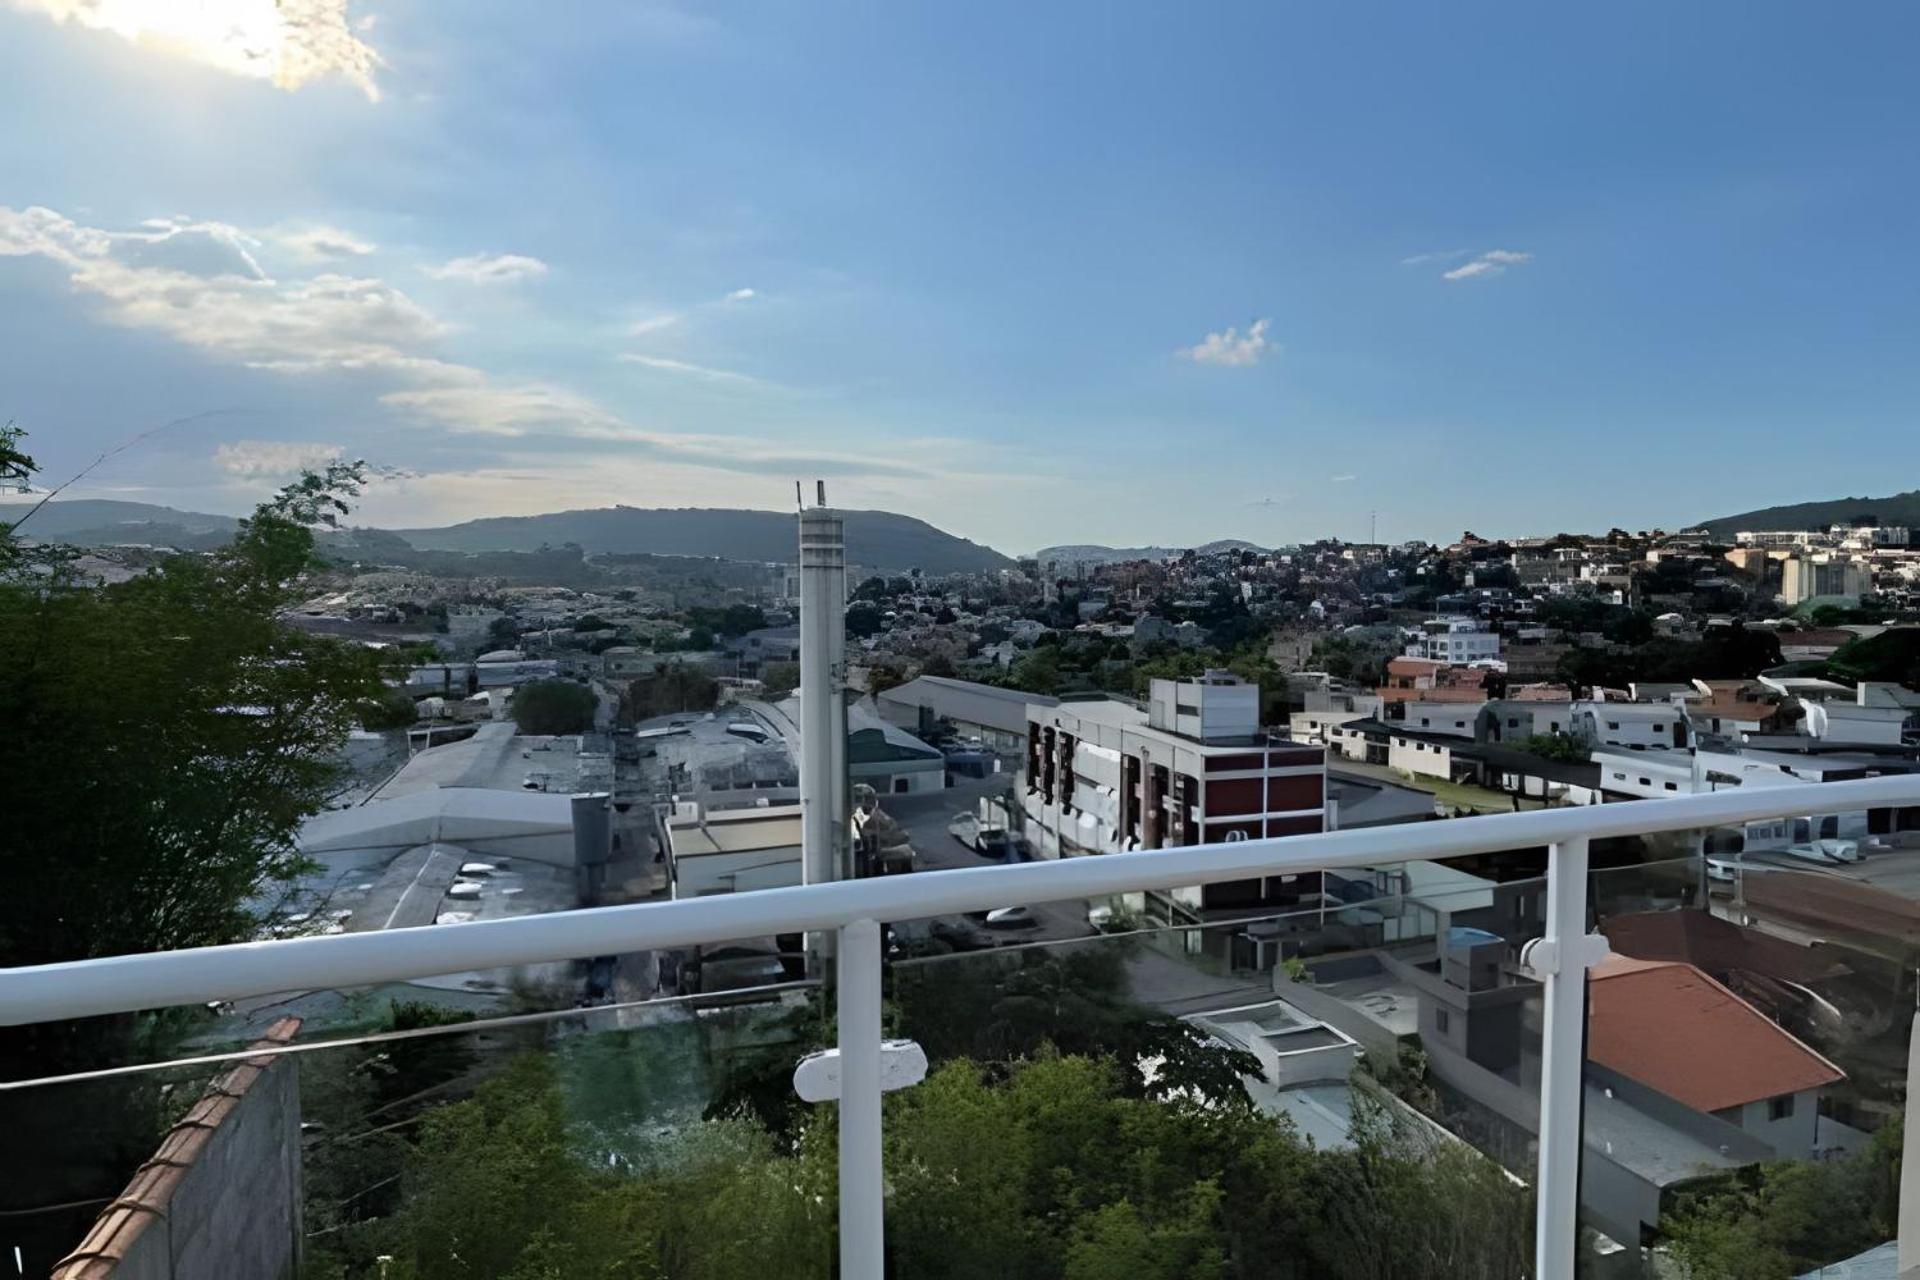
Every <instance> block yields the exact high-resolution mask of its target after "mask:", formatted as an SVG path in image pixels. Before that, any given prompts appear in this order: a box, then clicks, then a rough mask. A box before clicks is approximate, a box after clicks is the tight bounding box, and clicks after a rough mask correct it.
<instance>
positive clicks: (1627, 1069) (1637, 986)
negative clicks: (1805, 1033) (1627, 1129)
mask: <svg viewBox="0 0 1920 1280" xmlns="http://www.w3.org/2000/svg"><path fill="white" fill-rule="evenodd" d="M1587 1057H1588V1058H1590V1059H1591V1060H1593V1061H1594V1062H1598V1063H1599V1064H1601V1065H1602V1066H1604V1067H1608V1068H1610V1069H1612V1070H1614V1071H1618V1072H1619V1073H1620V1074H1621V1075H1623V1076H1626V1077H1627V1078H1629V1079H1631V1080H1637V1081H1639V1082H1640V1083H1641V1084H1644V1085H1646V1086H1648V1087H1649V1088H1652V1089H1657V1090H1659V1091H1660V1092H1661V1093H1664V1094H1666V1095H1667V1096H1668V1097H1669V1098H1673V1099H1675V1100H1677V1101H1679V1102H1684V1103H1685V1104H1686V1105H1688V1106H1690V1107H1692V1108H1694V1109H1695V1110H1697V1111H1721V1110H1724V1109H1726V1108H1728V1107H1738V1106H1743V1105H1745V1104H1746V1103H1749V1102H1758V1101H1760V1100H1761V1099H1763V1098H1777V1097H1780V1096H1782V1095H1784V1094H1790V1093H1799V1092H1800V1091H1801V1090H1803V1089H1815V1088H1819V1087H1820V1086H1822V1085H1829V1084H1833V1083H1834V1082H1836V1081H1839V1080H1844V1079H1846V1073H1845V1072H1843V1071H1842V1070H1840V1068H1838V1067H1836V1066H1834V1065H1833V1064H1832V1063H1831V1062H1828V1061H1827V1060H1826V1059H1825V1058H1823V1057H1821V1056H1820V1055H1819V1054H1817V1053H1815V1052H1814V1051H1813V1050H1812V1049H1809V1048H1808V1047H1807V1046H1806V1045H1804V1044H1802V1043H1801V1042H1800V1041H1799V1040H1797V1039H1795V1038H1794V1037H1793V1036H1792V1035H1790V1034H1789V1033H1788V1032H1786V1031H1784V1030H1782V1029H1781V1028H1780V1027H1778V1026H1776V1025H1775V1024H1774V1023H1772V1022H1771V1021H1769V1020H1768V1019H1767V1017H1766V1015H1765V1014H1763V1013H1761V1012H1760V1011H1759V1010H1758V1009H1756V1008H1754V1007H1753V1006H1752V1005H1750V1004H1748V1003H1747V1002H1746V1001H1744V1000H1742V999H1741V998H1740V997H1739V996H1736V995H1734V994H1733V992H1731V991H1729V990H1727V989H1726V988H1725V987H1723V986H1721V985H1720V984H1719V983H1717V982H1715V981H1714V980H1713V979H1712V978H1709V977H1708V976H1707V975H1706V974H1704V973H1702V972H1701V971H1700V970H1698V969H1696V968H1694V967H1693V966H1692V965H1690V964H1681V963H1678V962H1675V961H1668V960H1633V959H1629V958H1627V957H1625V956H1610V957H1609V958H1608V959H1607V960H1606V961H1605V962H1603V963H1602V964H1601V965H1600V966H1599V967H1597V968H1596V969H1594V971H1593V973H1592V975H1591V978H1590V985H1589V987H1588V996H1587Z"/></svg>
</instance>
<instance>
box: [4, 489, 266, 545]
mask: <svg viewBox="0 0 1920 1280" xmlns="http://www.w3.org/2000/svg"><path fill="white" fill-rule="evenodd" d="M32 508H33V503H32V502H13V501H9V502H0V523H7V524H11V523H13V522H14V521H16V520H18V519H20V518H21V517H22V516H24V515H26V514H27V512H28V511H30V510H32ZM237 524H238V522H237V521H236V520H235V519H234V518H233V517H232V516H216V515H209V514H207V513H206V512H202V511H180V510H177V509H175V508H173V507H161V506H155V505H154V504H152V503H149V502H117V501H113V500H111V499H106V498H76V499H74V500H73V501H71V502H63V501H60V500H58V499H56V500H55V501H53V502H49V503H48V504H47V505H46V506H44V507H42V508H40V510H39V511H38V512H37V513H36V514H35V515H34V517H33V520H32V522H31V523H29V524H28V525H27V527H26V528H24V529H22V530H21V531H20V536H21V537H23V538H35V539H42V540H54V541H59V542H71V543H73V544H75V545H77V546H83V547H97V546H103V545H108V544H113V543H122V542H131V543H144V544H148V545H151V546H156V547H181V548H185V549H187V550H199V549H202V548H205V547H210V546H213V545H215V544H217V543H219V542H222V541H224V540H225V539H226V538H227V537H229V536H230V535H231V534H232V533H233V531H234V529H235V528H236V527H237Z"/></svg>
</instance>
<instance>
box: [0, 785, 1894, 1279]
mask: <svg viewBox="0 0 1920 1280" xmlns="http://www.w3.org/2000/svg"><path fill="white" fill-rule="evenodd" d="M1909 805H1920V775H1908V776H1900V777H1887V778H1872V779H1867V780H1863V781H1855V782H1833V783H1823V784H1819V785H1814V786H1784V787H1772V788H1742V789H1739V790H1735V791H1723V792H1717V793H1715V794H1711V795H1704V796H1686V797H1676V798H1673V799H1666V800H1642V801H1633V802H1629V803H1622V804H1610V805H1597V806H1589V807H1584V808H1565V809H1543V810H1536V811H1532V812H1527V813H1513V814H1500V815H1496V816H1492V817H1484V818H1460V819H1453V820H1450V821H1446V822H1431V823H1419V824H1413V825H1407V826H1398V827H1383V828H1376V829H1370V830H1364V831H1345V832H1334V833H1330V834H1323V835H1300V836H1282V837H1277V838H1272V839H1260V840H1245V841H1237V842H1234V843H1231V844H1217V845H1194V846H1187V847H1183V848H1174V849H1162V850H1157V851H1154V852H1151V853H1127V854H1112V855H1105V856H1099V857H1083V858H1072V859H1067V860H1062V861H1056V862H1040V863H1024V864H1021V865H1018V866H998V867H974V868H966V869H962V870H955V871H926V872H917V873H915V874H912V875H902V876H888V877H884V878H880V879H871V880H853V881H840V882H836V883H829V884H814V885H806V886H801V887H796V888H788V889H763V890H758V891H756V892H752V893H741V894H732V895H727V896H723V897H711V898H697V899H693V900H691V901H684V902H664V903H645V904H639V905H633V906H619V907H599V908H592V909H588V910H579V911H560V912H553V913H551V914H547V915H536V916H518V917H514V918H512V919H506V920H486V921H475V922H472V923H469V924H459V925H441V926H435V927H433V928H423V929H402V930H395V931H392V932H386V933H359V934H340V935H335V936H331V937H318V938H290V939H283V940H279V941H273V942H248V943H239V944H236V945H233V946H224V947H205V948H200V949H196V950H190V951H166V952H155V953H151V954H144V955H132V956H112V957H107V958H104V959H98V960H79V961H74V962H71V963H66V964H51V965H39V966H32V967H26V968H17V969H7V970H0V1025H7V1026H11V1025H20V1024H24V1023H32V1022H47V1021H54V1020H59V1019H67V1018H80V1017H89V1016H95V1015H100V1014H110V1013H125V1012H131V1011H135V1010H141V1009H157V1008H164V1007H168V1006H173V1005H185V1004H199V1003H204V1002H206V1001H210V1000H232V999H240V998H243V997H249V996H260V995H271V994H276V993H281V992H288V991H308V990H316V989H322V988H331V987H350V986H361V985H370V984H374V983H381V982H396V981H404V980H407V979H412V978H421V977H429V976H435V975H439V974H446V973H458V972H464V971H466V970H469V969H488V968H501V967H508V966H514V965H524V964H536V963H541V962H549V961H558V960H575V959H584V958H588V957H592V956H600V955H613V954H618V953H622V952H629V951H641V950H652V949H665V948H679V947H690V946H695V945H699V944H702V943H714V942H726V941H732V940H736V939H740V938H750V937H764V936H766V935H769V934H775V933H805V932H821V931H828V930H832V931H837V933H838V935H839V936H838V939H837V943H838V945H837V947H836V955H837V960H838V972H839V983H838V990H837V1000H838V1014H839V1017H838V1024H839V1043H840V1070H841V1101H840V1126H841V1141H840V1176H841V1196H840V1247H841V1274H842V1275H843V1276H845V1277H847V1278H848V1280H856V1278H859V1280H866V1278H871V1280H878V1278H879V1276H880V1275H881V1263H882V1258H883V1246H882V1241H883V1222H882V1204H881V1202H882V1193H881V1187H882V1181H881V1172H882V1171H881V1146H880V1136H881V1135H880V1094H881V1081H880V1063H881V1043H880V981H879V978H880V945H879V927H878V926H879V925H880V924H881V923H885V922H890V921H896V920H912V919H919V918H923V917H927V916H936V915H952V914H957V913H962V912H970V911H985V910H991V909H993V908H995V907H1004V906H1014V905H1022V904H1027V903H1034V902H1052V901H1061V900H1067V899H1077V898H1095V897H1106V896H1111V895H1114V894H1120V893H1133V892H1140V891H1143V890H1150V889H1168V888H1176V887H1181V886H1188V885H1200V884H1213V883H1219V882H1221V881H1227V880H1239V879H1246V878H1250V877H1253V876H1256V875H1271V874H1276V873H1286V872H1298V871H1313V870H1319V869H1322V868H1328V869H1331V868H1339V867H1352V866H1368V865H1377V864H1381V863H1393V862H1406V861H1411V860H1415V859H1424V858H1449V857H1460V856H1464V855H1469V854H1478V853H1491V852H1496V851H1499V850H1504V849H1516V848H1528V847H1533V846H1539V845H1544V846H1547V848H1548V859H1547V878H1548V902H1547V913H1546V917H1547V918H1546V928H1545V932H1544V934H1543V936H1542V937H1540V938H1539V939H1537V940H1536V941H1534V942H1533V943H1532V944H1530V946H1529V947H1528V948H1527V950H1526V952H1525V954H1524V957H1523V958H1524V960H1525V962H1526V964H1527V965H1528V967H1529V969H1530V970H1531V972H1532V973H1533V974H1534V976H1536V977H1538V978H1539V979H1540V981H1541V984H1542V986H1543V987H1544V988H1545V1000H1546V1003H1545V1012H1544V1019H1543V1024H1542V1035H1541V1080H1540V1143H1539V1147H1540V1151H1539V1174H1538V1182H1537V1186H1538V1189H1539V1190H1538V1196H1537V1204H1538V1210H1537V1218H1536V1224H1535V1270H1534V1275H1535V1276H1536V1277H1537V1278H1538V1280H1572V1276H1573V1273H1574V1246H1575V1241H1576V1238H1577V1234H1578V1230H1577V1223H1578V1202H1577V1195H1578V1185H1579V1168H1580V1149H1581V1133H1580V1099H1581V1077H1582V1071H1583V1067H1584V1063H1583V1061H1582V1058H1583V1053H1582V1044H1583V1038H1582V1030H1583V1027H1582V1023H1583V1021H1584V1010H1585V1007H1586V999H1585V989H1586V981H1587V968H1588V967H1589V966H1590V965H1592V964H1594V963H1597V962H1598V960H1599V959H1600V958H1601V957H1602V956H1604V954H1605V945H1604V942H1602V941H1601V940H1600V939H1598V938H1597V937H1592V938H1590V937H1589V936H1588V934H1587V929H1586V920H1587V851H1588V848H1589V845H1590V842H1591V841H1593V840H1596V839H1605V838H1608V837H1613V836H1630V835H1643V834H1648V833H1651V832H1660V831H1682V830H1688V829H1694V828H1707V827H1717V826H1723V825H1728V824H1735V823H1742V822H1747V821H1751V820H1753V819H1757V818H1767V817H1779V816H1787V815H1792V816H1803V815H1804V816H1811V815H1814V814H1826V813H1840V812H1856V811H1860V810H1866V809H1880V808H1889V807H1898V806H1909Z"/></svg>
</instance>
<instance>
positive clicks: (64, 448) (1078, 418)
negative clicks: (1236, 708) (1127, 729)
mask: <svg viewBox="0 0 1920 1280" xmlns="http://www.w3.org/2000/svg"><path fill="white" fill-rule="evenodd" d="M228 10H230V11H231V12H230V14H227V15H226V16H227V17H229V18H230V19H231V21H230V22H224V21H223V22H221V23H213V24H209V25H205V26H204V27H200V28H195V29H192V30H180V29H178V28H179V26H180V21H181V20H180V19H179V17H178V15H179V14H181V13H183V12H187V13H192V14H206V13H209V12H212V13H216V14H220V13H223V12H224V11H228ZM283 12H297V13H298V14H299V15H300V16H301V17H302V18H303V19H304V21H303V22H302V23H301V24H299V26H298V28H297V29H294V30H292V31H291V32H289V30H288V29H287V28H285V27H284V26H282V25H280V20H279V19H277V18H276V17H275V10H274V8H273V5H272V3H271V0H204V3H202V4H200V5H198V6H189V5H182V4H177V3H173V0H0V82H4V83H5V84H6V85H7V92H6V95H5V98H4V102H3V104H0V112H4V116H3V117H0V420H4V419H6V418H12V419H14V420H16V421H17V422H19V423H20V424H22V425H24V426H26V427H27V428H28V429H29V430H30V431H31V432H32V433H33V441H32V442H33V446H34V452H35V453H36V454H37V455H38V456H39V458H40V460H41V461H42V463H43V464H44V466H45V470H46V474H47V476H48V477H49V478H50V479H54V480H58V479H63V478H65V477H66V476H67V475H70V474H71V473H73V472H74V471H76V470H78V469H79V468H80V467H82V466H84V465H85V464H86V463H87V462H88V461H89V460H91V459H92V458H93V457H94V456H95V455H96V454H98V453H100V452H101V451H103V450H105V449H108V448H110V447H113V446H114V445H117V444H119V443H120V442H122V441H124V440H126V439H127V438H128V437H131V436H133V435H134V434H136V433H138V432H140V431H142V430H144V429H146V428H149V427H152V426H155V425H157V424H159V423H162V422H167V421H170V420H173V419H177V418H183V417H188V416H189V415H201V416H196V417H193V418H192V420H191V421H187V422H184V423H181V424H180V425H178V426H174V427H171V428H169V429H168V430H167V431H165V432H163V433H161V434H159V435H157V436H154V437H153V438H151V439H149V440H146V441H144V442H142V443H141V444H140V445H139V446H138V447H137V448H135V449H132V450H129V451H128V452H126V453H125V454H122V455H120V456H119V457H117V458H115V459H113V460H112V461H111V462H109V463H108V464H106V465H104V466H102V467H100V468H99V469H98V470H96V471H95V472H94V473H93V474H92V475H90V476H89V477H88V478H87V480H85V481H84V482H82V483H81V484H80V485H77V486H76V487H75V489H74V490H73V492H74V493H75V494H88V495H92V496H103V497H125V498H131V499H136V500H142V501H159V502H168V503H172V504H174V505H180V506H188V507H195V508H200V509H212V510H228V511H235V510H240V509H243V508H244V507H246V506H247V505H250V504H251V502H253V501H254V500H255V499H256V498H257V497H258V496H259V495H260V494H262V493H264V492H266V491H268V490H269V489H271V488H272V487H273V486H274V485H275V484H277V483H278V482H280V480H281V479H283V478H284V476H285V475H286V474H287V473H288V472H289V471H290V470H291V469H292V468H295V467H297V466H298V465H299V464H300V463H301V462H303V461H308V460H311V459H313V458H318V457H325V456H328V455H330V454H335V453H338V454H341V455H345V456H353V457H366V458H368V459H370V460H371V461H373V462H375V463H376V464H379V465H380V466H382V467H384V468H387V469H389V471H391V472H392V473H394V474H393V477H392V478H390V479H388V480H385V481H383V482H382V483H380V484H379V485H377V486H376V487H375V488H374V489H373V490H372V491H371V492H370V493H369V494H368V496H367V502H366V505H365V507H364V509H363V515H364V517H365V518H366V519H367V520H368V521H370V522H377V523H381V524H387V525H408V524H425V523H438V522H441V521H446V520H452V519H459V518H465V517H468V516H474V515H488V514H508V513H523V512H532V511H540V510H552V509H557V508H561V507H578V506H600V505H606V504H609V503H613V502H626V503H629V504H631V505H636V506H688V505H700V506H757V507H784V506H786V505H788V504H789V503H790V502H791V494H792V484H791V481H792V480H793V479H794V478H800V477H805V478H811V477H814V476H825V477H827V478H828V480H829V483H830V487H831V496H832V497H833V499H834V500H835V502H836V503H838V504H840V505H846V506H875V507H886V508H891V509H894V510H900V511H905V512H908V513H910V514H914V515H918V516H922V517H925V518H927V519H929V520H932V521H934V522H935V523H937V524H939V525H941V526H943V527H945V528H948V529H951V530H953V531H955V532H958V533H962V534H965V535H966V536H969V537H973V538H976V539H980V540H983V541H986V542H989V543H992V544H994V545H996V546H999V547H1002V548H1005V549H1009V550H1025V549H1031V548H1033V547H1036V546H1040V545H1043V544H1047V543H1056V542H1066V541H1073V542H1079V541H1098V542H1112V543H1133V542H1146V541H1157V542H1170V543H1181V542H1190V541H1199V540H1204V539H1208V538H1214V537H1243V538H1249V539H1253V540H1256V541H1260V542H1279V541H1290V540H1296V539H1303V538H1311V537H1317V536H1323V535H1328V534H1336V535H1341V536H1346V537H1350V538H1351V537H1364V536H1365V535H1366V532H1367V528H1368V519H1369V513H1370V512H1371V511H1374V510H1377V511H1378V512H1379V530H1380V533H1381V535H1382V536H1383V537H1388V538H1394V539H1400V538H1408V537H1433V538H1438V537H1445V536H1453V535H1456V534H1457V533H1458V532H1459V531H1460V530H1462V529H1466V528H1471V529H1473V530H1475V531H1476V532H1479V533H1483V534H1523V533H1544V532H1553V531H1556V530H1558V529H1562V528H1596V527H1597V528H1604V527H1606V526H1608V525H1611V524H1623V525H1627V526H1630V527H1647V526H1651V525H1654V524H1665V525H1667V526H1669V527H1672V526H1674V525H1676V524H1679V523H1682V522H1685V521H1686V520H1688V519H1692V518H1699V517H1704V516H1709V515H1717V514H1722V513H1727V512H1732V511H1739V510H1745V509H1748V508H1751V507H1755V506H1761V505H1766V504H1770V503H1774V502H1784V501H1793V500H1802V499H1808V498H1825V497H1837V496H1842V495H1847V494H1881V493H1887V492H1891V491H1894V490H1898V489H1905V488H1912V487H1915V486H1916V484H1920V476H1917V475H1916V472H1917V471H1920V429H1916V426H1915V406H1916V403H1920V361H1916V360H1915V359H1914V351H1915V347H1916V339H1917V338H1920V236H1917V235H1916V234H1915V232H1914V226H1915V213H1914V210H1915V208H1916V206H1920V166H1916V164H1915V157H1916V154H1920V149H1917V148H1916V143H1920V76H1915V75H1914V74H1913V72H1912V67H1911V50H1912V49H1913V48H1914V47H1915V43H1916V37H1920V10H1914V9H1912V8H1911V7H1907V6H1899V5H1893V4H1887V5H1861V6H1849V7H1847V8H1845V9H1840V10H1835V9H1831V8H1819V7H1814V6H1805V5H1790V4H1756V3H1740V4H1722V5H1699V6H1671V5H1655V4H1616V5H1609V6H1604V7H1589V8H1585V9H1581V10H1578V11H1554V12H1550V11H1548V10H1547V9H1546V8H1545V7H1528V6H1520V5H1504V6H1497V5H1478V4H1469V5H1454V6H1375V5H1364V4H1353V5H1285V6H1282V5H1272V4H1247V5H1226V4H1219V5H1203V6H1174V5H1153V6H1147V5H1115V4H1112V3H1085V4H1071V3H1057V4H1047V5H1031V4H989V3H973V4H967V5H946V6H917V5H888V4H878V3H873V4H863V5H850V4H829V3H810V4H789V3H744V2H743V3H738V4H728V5H708V6H697V7H696V6H688V7H680V8H676V7H671V6H667V5H658V4H646V3H641V4H634V5H626V6H621V5H590V6H587V5H583V6H577V7H575V6H564V5H562V6H550V5H537V6H536V5H530V4H524V3H518V4H486V3H476V2H467V3H462V4H460V5H458V6H451V5H445V4H435V3H426V2H424V0H413V2H407V3H382V2H381V0H289V2H288V4H287V6H286V9H285V10H284V11H283ZM234 31H238V32H239V33H240V35H239V36H238V37H237V38H236V37H234V36H233V35H232V32H234Z"/></svg>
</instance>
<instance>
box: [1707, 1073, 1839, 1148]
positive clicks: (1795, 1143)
mask: <svg viewBox="0 0 1920 1280" xmlns="http://www.w3.org/2000/svg"><path fill="white" fill-rule="evenodd" d="M1771 1101H1772V1100H1771V1099H1768V1098H1762V1099H1761V1100H1760V1101H1758V1102H1749V1103H1747V1104H1746V1105H1745V1106H1743V1107H1735V1108H1732V1109H1730V1110H1727V1111H1716V1112H1714V1115H1716V1116H1718V1117H1719V1118H1720V1119H1722V1120H1725V1121H1727V1123H1729V1124H1734V1125H1738V1126H1739V1127H1740V1129H1741V1131H1742V1132H1744V1133H1750V1134H1752V1135H1753V1136H1754V1137H1756V1138H1758V1139H1759V1140H1760V1141H1762V1142H1764V1143H1766V1144H1767V1145H1768V1146H1770V1147H1772V1148H1773V1149H1774V1150H1775V1151H1776V1152H1778V1153H1779V1154H1780V1157H1781V1158H1782V1159H1784V1160H1810V1159H1812V1158H1813V1151H1814V1148H1815V1146H1817V1145H1818V1142H1819V1129H1820V1119H1819V1117H1820V1091H1819V1090H1817V1089H1803V1090H1801V1091H1800V1092H1799V1093H1796V1094H1794V1095H1793V1114H1792V1115H1790V1116H1788V1117H1786V1118H1785V1119H1783V1120H1774V1119H1772V1118H1771Z"/></svg>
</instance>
